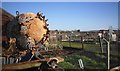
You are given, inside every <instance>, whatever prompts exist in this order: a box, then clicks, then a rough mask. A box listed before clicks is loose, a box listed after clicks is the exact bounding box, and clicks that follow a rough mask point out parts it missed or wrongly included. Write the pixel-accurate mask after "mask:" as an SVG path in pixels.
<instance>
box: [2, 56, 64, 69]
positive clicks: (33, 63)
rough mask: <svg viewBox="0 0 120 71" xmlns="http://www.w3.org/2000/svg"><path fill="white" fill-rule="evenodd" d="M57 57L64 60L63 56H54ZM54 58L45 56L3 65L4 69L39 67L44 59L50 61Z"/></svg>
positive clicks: (60, 60)
mask: <svg viewBox="0 0 120 71" xmlns="http://www.w3.org/2000/svg"><path fill="white" fill-rule="evenodd" d="M53 58H57V59H58V60H59V62H62V61H64V59H63V58H61V57H53ZM53 58H45V59H41V60H33V61H28V62H20V63H15V64H5V65H3V67H2V68H3V70H5V69H27V68H32V67H39V66H40V65H41V63H42V62H43V61H47V62H48V61H49V60H51V59H53Z"/></svg>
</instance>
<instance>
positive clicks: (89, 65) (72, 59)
mask: <svg viewBox="0 0 120 71" xmlns="http://www.w3.org/2000/svg"><path fill="white" fill-rule="evenodd" d="M62 57H63V58H64V59H65V61H64V62H63V63H61V64H60V67H62V68H65V69H67V68H68V69H69V67H70V68H71V69H72V68H73V69H80V68H79V63H78V60H79V59H82V61H83V64H84V67H85V69H105V68H106V65H105V63H103V62H96V61H95V60H93V59H91V58H89V57H86V56H82V55H79V54H77V53H74V54H71V55H68V56H62ZM66 64H67V65H66Z"/></svg>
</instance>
